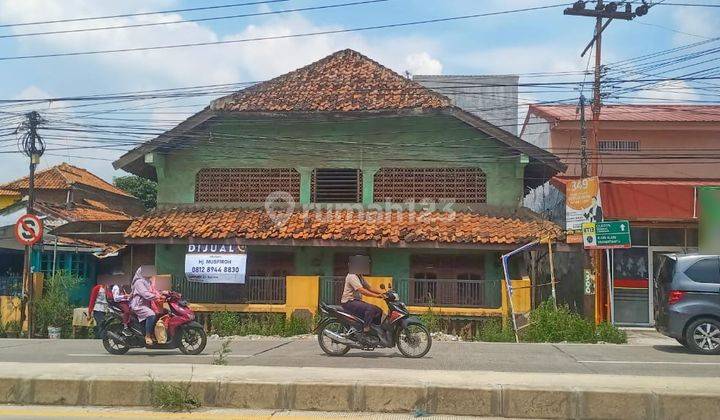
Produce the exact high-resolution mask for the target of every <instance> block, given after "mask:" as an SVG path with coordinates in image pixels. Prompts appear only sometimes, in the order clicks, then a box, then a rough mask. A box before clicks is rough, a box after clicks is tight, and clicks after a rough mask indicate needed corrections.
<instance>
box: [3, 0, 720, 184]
mask: <svg viewBox="0 0 720 420" xmlns="http://www.w3.org/2000/svg"><path fill="white" fill-rule="evenodd" d="M251 1H252V0H246V1H244V2H246V3H247V2H251ZM355 1H358V0H355ZM242 2H243V1H240V0H235V1H233V0H207V1H181V0H127V1H122V2H116V1H96V0H0V25H8V24H16V23H22V22H37V21H47V20H58V19H69V18H80V17H95V16H106V15H115V14H128V13H140V12H148V11H161V10H171V9H182V8H192V7H201V6H212V5H227V4H231V3H233V4H235V3H242ZM349 2H353V0H288V1H275V2H271V3H263V4H254V5H248V6H244V7H234V8H226V9H218V10H208V11H195V12H180V13H166V14H157V15H144V16H134V17H124V18H115V19H111V20H102V21H79V22H64V23H58V24H45V25H32V26H10V27H8V26H4V27H3V26H0V100H1V99H37V98H52V97H64V96H78V95H91V94H102V93H115V92H126V91H139V90H150V89H165V88H175V87H185V86H195V85H208V84H216V83H217V84H221V83H238V82H253V81H261V80H266V79H268V78H271V77H274V76H277V75H280V74H283V73H285V72H288V71H291V70H293V69H296V68H298V67H301V66H303V65H306V64H309V63H311V62H313V61H315V60H318V59H320V58H322V57H324V56H326V55H328V54H331V53H333V52H335V51H337V50H340V49H344V48H353V49H356V50H358V51H360V52H361V53H363V54H365V55H368V56H369V57H371V58H373V59H375V60H377V61H379V62H380V63H382V64H384V65H386V66H388V67H390V68H391V69H393V70H395V71H398V72H400V73H403V72H405V71H408V72H410V73H411V74H446V75H450V74H521V75H527V74H528V73H538V72H562V71H578V70H584V69H585V68H586V66H587V57H586V58H584V59H581V58H580V52H581V51H582V49H583V48H584V46H585V45H586V44H587V42H588V41H589V40H590V38H591V36H592V30H593V20H592V19H589V18H580V17H572V16H564V15H563V13H562V10H563V8H562V7H560V8H552V9H546V10H537V11H527V12H523V13H517V14H506V15H499V16H488V17H478V18H473V19H465V20H455V21H450V22H442V23H433V24H426V25H417V26H410V27H404V28H391V29H379V30H372V31H362V32H351V33H340V34H326V35H319V36H313V37H303V38H290V39H281V40H268V41H258V42H247V43H238V44H226V45H215V46H204V47H192V48H181V49H168V50H160V51H142V52H130V53H116V54H100V55H88V56H72V57H53V58H38V59H26V60H2V57H13V56H22V55H34V54H44V53H57V52H73V51H90V50H105V49H117V48H127V47H142V46H154V45H167V44H180V43H196V42H213V41H222V40H233V39H245V38H256V37H267V36H278V35H290V34H297V33H306V32H318V31H328V30H337V29H347V28H357V27H365V26H373V25H383V24H390V23H398V22H408V21H416V20H426V19H436V18H443V17H451V16H460V15H469V14H478V13H486V12H494V11H502V10H510V9H518V8H525V7H537V6H544V5H553V4H560V3H562V2H560V1H553V0H512V1H511V0H505V1H503V0H442V1H436V0H387V1H382V2H376V3H367V4H357V5H352V6H346V7H338V8H328V9H323V10H308V11H298V12H288V13H273V14H266V15H263V16H254V17H243V18H232V19H224V20H214V21H205V22H184V23H181V24H172V25H156V26H150V27H143V28H128V29H116V30H105V31H95V32H84V33H83V32H81V33H68V34H49V35H41V36H29V37H11V38H7V37H6V38H3V37H2V36H6V35H17V34H21V33H28V32H44V31H57V30H69V29H82V28H90V27H97V26H108V25H111V26H116V25H127V24H144V23H154V22H169V21H176V20H183V21H187V20H189V19H198V18H206V17H213V16H227V15H232V14H247V13H268V12H274V11H282V10H287V9H297V8H307V7H316V6H320V5H333V4H341V3H349ZM668 3H670V2H669V1H668ZM676 3H694V4H720V2H718V1H709V0H694V1H692V0H688V1H680V0H678V1H676ZM568 4H569V2H568ZM717 22H720V8H707V7H688V6H675V5H659V6H658V7H654V8H652V9H651V10H650V13H649V14H648V15H646V16H643V17H639V18H637V19H636V20H634V21H631V22H626V21H615V22H613V23H612V24H611V25H610V27H609V28H608V30H607V31H606V32H605V35H604V39H603V61H604V62H613V61H618V60H622V59H627V58H631V57H633V56H636V55H640V54H647V53H648V52H652V51H660V50H665V49H668V48H673V47H676V46H680V45H685V44H688V43H691V42H697V41H699V40H703V39H706V38H709V37H715V36H720V29H718V25H716V23H717ZM528 77H531V76H521V82H522V81H523V80H525V81H527V80H529V79H528ZM647 95H650V96H652V95H655V96H656V97H657V98H660V99H667V100H668V101H670V102H680V101H683V100H687V99H694V98H697V97H698V96H697V95H696V93H695V92H693V91H692V89H690V88H688V89H684V90H677V89H675V90H672V91H668V90H665V91H662V92H652V91H650V92H647V93H646V96H647ZM211 99H212V98H211V97H203V98H196V99H194V100H192V101H185V102H182V104H181V105H180V106H178V107H177V108H176V111H177V112H175V113H173V114H172V115H173V117H172V118H173V119H170V118H169V117H168V115H170V114H169V113H166V114H162V115H161V114H160V113H152V112H148V113H147V114H146V115H145V116H143V118H145V119H146V120H143V121H144V122H146V123H147V124H158V125H157V126H163V124H165V125H164V126H163V127H167V128H169V127H171V126H172V125H173V124H174V123H175V122H176V120H177V121H179V120H181V119H182V118H184V117H185V115H183V114H182V112H186V113H187V115H189V114H190V113H192V112H193V111H197V110H199V109H200V108H202V107H203V106H205V105H206V104H207V103H209V101H210V100H211ZM539 99H545V97H543V96H541V95H537V94H534V93H528V94H524V93H522V91H521V94H520V101H521V102H532V101H535V100H539ZM62 106H64V104H63V103H57V102H53V103H43V104H40V105H34V106H32V107H31V108H32V109H35V110H37V111H39V112H40V113H41V114H43V113H50V114H52V112H51V111H56V110H57V109H58V107H62ZM156 106H160V105H156ZM165 106H170V105H165ZM31 108H30V107H21V108H20V107H15V108H12V111H13V112H26V111H27V110H29V109H31ZM6 109H7V108H6ZM166 109H167V108H166ZM0 110H2V108H0ZM76 112H80V111H77V110H76V109H73V111H71V113H70V114H68V113H66V114H64V115H65V116H66V117H70V116H72V115H73V114H72V113H76ZM1 115H2V114H0V116H1ZM175 119H176V120H175ZM12 124H15V125H17V121H16V120H13V119H9V120H8V119H5V120H3V119H0V130H3V129H11V128H13V127H12V126H11V125H12ZM151 138H152V136H147V139H148V140H149V139H151ZM57 141H59V140H55V142H57ZM56 146H57V145H55V146H52V145H51V146H49V149H52V148H53V147H56ZM15 148H16V145H15V144H14V142H9V141H6V142H4V143H3V142H2V141H0V151H12V150H15ZM121 154H122V151H120V150H101V149H98V150H90V151H88V150H82V151H79V152H77V153H73V154H71V153H70V152H64V154H63V153H51V152H50V151H49V152H48V154H47V155H46V156H44V157H43V159H42V163H41V165H40V168H41V169H42V168H46V167H49V166H52V165H54V164H57V163H60V162H62V161H67V162H69V163H72V164H74V165H77V166H81V167H85V168H87V169H89V170H91V171H93V172H94V173H97V174H98V175H100V176H102V177H103V178H105V179H108V180H111V179H112V177H113V176H118V175H123V174H124V173H123V172H121V171H114V170H113V169H112V165H111V161H112V160H113V159H115V158H117V157H118V156H120V155H121ZM0 159H1V160H2V166H0V168H1V169H0V182H5V181H9V180H12V179H15V178H17V177H18V176H20V174H24V173H25V172H26V171H27V163H28V162H27V158H26V157H25V156H23V155H21V154H17V153H3V154H0Z"/></svg>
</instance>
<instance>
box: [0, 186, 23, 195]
mask: <svg viewBox="0 0 720 420" xmlns="http://www.w3.org/2000/svg"><path fill="white" fill-rule="evenodd" d="M0 195H10V196H15V195H20V192H19V191H16V190H5V189H2V188H0Z"/></svg>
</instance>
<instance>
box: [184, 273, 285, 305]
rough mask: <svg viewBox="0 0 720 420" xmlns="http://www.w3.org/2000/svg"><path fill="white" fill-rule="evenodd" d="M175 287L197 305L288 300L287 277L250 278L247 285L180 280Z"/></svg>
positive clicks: (279, 302)
mask: <svg viewBox="0 0 720 420" xmlns="http://www.w3.org/2000/svg"><path fill="white" fill-rule="evenodd" d="M175 287H177V289H178V290H179V291H180V293H182V294H183V296H185V297H186V298H187V299H188V300H190V301H191V302H196V303H272V304H284V303H285V300H286V298H287V291H286V290H287V286H286V279H285V277H260V276H248V277H246V278H245V284H207V283H197V282H190V281H187V280H185V279H180V280H179V281H178V282H177V284H176V285H175Z"/></svg>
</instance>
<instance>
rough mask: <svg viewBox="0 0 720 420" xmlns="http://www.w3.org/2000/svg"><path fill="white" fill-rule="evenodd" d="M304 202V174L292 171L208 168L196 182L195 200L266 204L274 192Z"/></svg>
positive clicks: (283, 169)
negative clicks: (289, 195)
mask: <svg viewBox="0 0 720 420" xmlns="http://www.w3.org/2000/svg"><path fill="white" fill-rule="evenodd" d="M278 191H282V192H286V193H289V194H291V195H292V196H293V198H294V199H295V201H299V200H300V174H299V173H298V172H297V171H296V170H295V169H291V168H271V169H266V168H205V169H201V170H200V171H199V172H198V174H197V177H196V179H195V201H196V202H198V203H208V202H231V203H232V202H236V203H238V202H239V203H262V202H264V201H265V200H266V199H267V197H268V196H269V195H270V194H272V193H274V192H278Z"/></svg>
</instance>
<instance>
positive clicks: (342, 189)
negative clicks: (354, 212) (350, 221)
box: [312, 169, 362, 203]
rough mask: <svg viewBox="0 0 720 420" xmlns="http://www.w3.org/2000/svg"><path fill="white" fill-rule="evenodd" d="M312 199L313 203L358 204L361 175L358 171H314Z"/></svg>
mask: <svg viewBox="0 0 720 420" xmlns="http://www.w3.org/2000/svg"><path fill="white" fill-rule="evenodd" d="M312 198H313V202H314V203H359V202H361V201H362V173H361V172H360V170H359V169H315V170H314V171H313V176H312Z"/></svg>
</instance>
